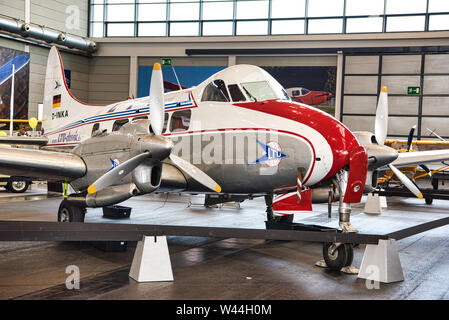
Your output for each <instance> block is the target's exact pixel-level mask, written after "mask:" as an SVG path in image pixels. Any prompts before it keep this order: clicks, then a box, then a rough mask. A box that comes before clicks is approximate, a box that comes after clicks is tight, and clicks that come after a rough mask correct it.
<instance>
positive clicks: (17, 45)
mask: <svg viewBox="0 0 449 320" xmlns="http://www.w3.org/2000/svg"><path fill="white" fill-rule="evenodd" d="M0 47H5V48H10V49H14V50H20V51H24V50H25V44H23V43H21V42H18V41H13V40H9V39H5V38H0Z"/></svg>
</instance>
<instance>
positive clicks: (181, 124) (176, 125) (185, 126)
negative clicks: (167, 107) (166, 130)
mask: <svg viewBox="0 0 449 320" xmlns="http://www.w3.org/2000/svg"><path fill="white" fill-rule="evenodd" d="M191 117H192V111H190V110H180V111H176V112H173V114H172V116H171V120H170V131H171V132H180V131H187V130H189V127H190V118H191Z"/></svg>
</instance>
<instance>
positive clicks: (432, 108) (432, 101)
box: [422, 97, 449, 120]
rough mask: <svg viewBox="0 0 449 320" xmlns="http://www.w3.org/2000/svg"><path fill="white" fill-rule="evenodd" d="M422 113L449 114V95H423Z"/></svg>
mask: <svg viewBox="0 0 449 320" xmlns="http://www.w3.org/2000/svg"><path fill="white" fill-rule="evenodd" d="M422 113H423V114H424V115H445V116H449V97H423V104H422ZM448 120H449V119H448Z"/></svg>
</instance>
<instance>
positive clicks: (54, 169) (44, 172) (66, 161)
mask: <svg viewBox="0 0 449 320" xmlns="http://www.w3.org/2000/svg"><path fill="white" fill-rule="evenodd" d="M86 170H87V169H86V164H85V163H84V161H83V160H82V159H81V158H80V157H78V156H77V155H75V154H72V153H63V152H55V151H46V150H35V149H19V148H0V173H2V174H7V175H10V176H22V177H33V178H46V179H55V180H60V181H63V180H64V179H65V178H69V179H74V178H80V177H82V176H84V175H85V174H86Z"/></svg>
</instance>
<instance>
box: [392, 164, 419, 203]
mask: <svg viewBox="0 0 449 320" xmlns="http://www.w3.org/2000/svg"><path fill="white" fill-rule="evenodd" d="M388 166H389V167H390V169H391V170H392V171H393V172H394V174H395V175H396V177H398V178H399V180H401V182H402V183H403V184H404V186H405V187H406V188H407V189H409V190H410V192H411V193H413V194H414V195H415V196H417V197H418V198H419V199H422V198H423V195H422V192H421V191H420V190H419V189H418V187H417V186H416V185H415V184H414V183H413V182H412V181H411V180H410V179H409V178H407V176H406V175H405V174H403V173H402V172H401V171H400V170H399V169H398V168H396V167H395V166H393V165H392V164H389V165H388Z"/></svg>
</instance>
